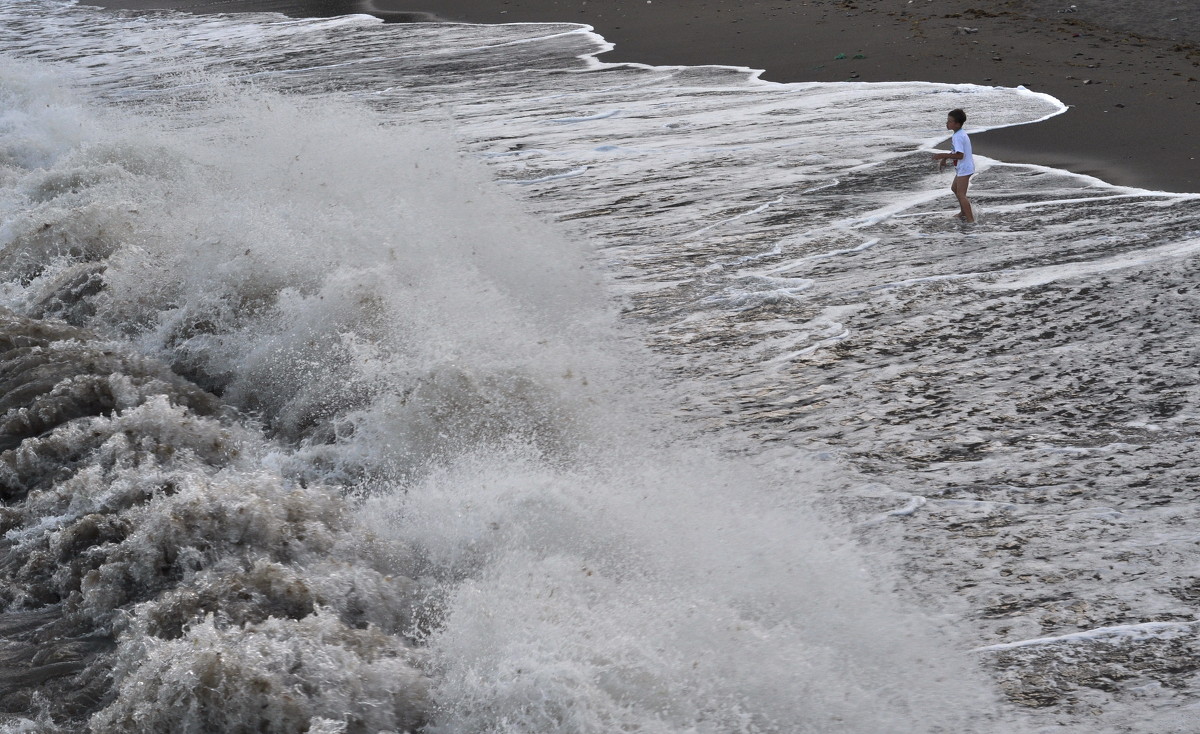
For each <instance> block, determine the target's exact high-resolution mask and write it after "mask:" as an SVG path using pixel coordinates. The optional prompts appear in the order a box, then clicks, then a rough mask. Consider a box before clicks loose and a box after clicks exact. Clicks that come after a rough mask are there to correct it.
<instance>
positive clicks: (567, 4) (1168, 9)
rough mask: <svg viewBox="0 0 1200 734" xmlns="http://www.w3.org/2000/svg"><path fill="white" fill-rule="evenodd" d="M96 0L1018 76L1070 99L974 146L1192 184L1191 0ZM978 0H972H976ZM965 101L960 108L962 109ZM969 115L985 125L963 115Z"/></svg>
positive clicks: (1198, 134)
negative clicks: (456, 24) (587, 35)
mask: <svg viewBox="0 0 1200 734" xmlns="http://www.w3.org/2000/svg"><path fill="white" fill-rule="evenodd" d="M102 4H104V5H107V6H108V7H122V8H177V9H186V10H192V11H195V12H226V11H236V10H251V9H254V10H270V11H276V12H285V13H287V14H289V15H295V16H305V15H336V14H342V13H347V12H369V13H372V14H375V15H378V16H379V17H381V18H384V19H386V20H394V21H412V20H419V19H421V18H422V17H425V16H424V15H423V14H426V13H428V14H433V15H434V16H436V17H439V18H442V19H445V20H451V21H461V22H473V23H501V22H540V21H564V22H576V23H587V24H589V25H592V26H593V27H595V29H596V30H597V32H599V33H600V34H601V35H603V36H604V37H605V38H607V39H608V40H609V41H610V42H612V43H613V44H615V48H614V50H613V51H611V52H609V53H608V54H605V55H604V56H603V57H602V58H603V59H604V60H606V61H614V62H617V61H636V62H641V63H647V64H688V65H694V64H728V65H733V66H749V67H752V68H757V69H764V70H765V73H764V74H763V78H765V79H768V80H772V81H782V82H791V81H845V80H852V81H864V82H870V81H911V80H921V81H934V82H951V83H959V82H967V83H973V84H984V85H1002V86H1016V85H1024V86H1025V87H1028V88H1030V89H1033V90H1035V91H1039V92H1046V93H1049V94H1052V95H1054V96H1055V97H1057V98H1059V99H1060V100H1062V101H1063V102H1064V103H1065V104H1067V105H1069V106H1070V107H1071V109H1070V111H1069V112H1067V113H1066V114H1064V115H1060V116H1059V117H1056V118H1054V119H1052V120H1048V121H1046V122H1042V123H1038V124H1036V125H1024V126H1020V127H1017V128H1009V129H1005V130H995V131H991V132H988V133H982V134H978V135H976V136H973V138H972V140H973V142H974V145H975V151H976V152H977V153H979V154H981V155H986V156H988V157H991V158H997V159H1000V160H1004V161H1009V162H1022V163H1037V164H1042V165H1048V166H1054V167H1056V168H1065V169H1067V170H1071V171H1076V172H1079V173H1086V174H1090V175H1094V176H1097V177H1099V178H1102V179H1104V180H1106V181H1109V182H1111V183H1115V184H1121V185H1128V186H1140V187H1144V188H1150V189H1155V190H1163V191H1181V192H1200V161H1198V160H1197V158H1198V157H1200V124H1197V119H1198V118H1200V81H1197V79H1198V78H1200V8H1198V7H1196V4H1195V3H1194V2H1191V0H1142V1H1141V2H1138V3H1119V4H1114V3H1111V2H1105V1H1104V0H1001V1H1000V2H991V3H986V4H984V3H979V2H977V1H976V0H912V1H911V2H910V1H909V0H688V2H686V3H684V2H681V1H680V0H649V1H646V0H634V1H632V2H618V1H617V0H494V1H492V2H479V0H310V1H308V2H305V1H304V0H291V1H288V0H228V1H223V2H222V1H217V2H213V1H211V0H109V1H108V2H105V3H102ZM981 5H982V6H984V7H983V8H981V7H978V6H981ZM969 112H970V110H968V113H969ZM969 124H978V125H983V126H986V124H987V121H986V120H981V119H972V120H971V121H970V123H969Z"/></svg>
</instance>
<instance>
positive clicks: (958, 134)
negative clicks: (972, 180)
mask: <svg viewBox="0 0 1200 734" xmlns="http://www.w3.org/2000/svg"><path fill="white" fill-rule="evenodd" d="M950 147H951V148H953V149H954V152H955V153H962V154H963V157H962V160H961V161H959V162H958V164H957V165H955V166H954V175H955V176H969V175H971V174H972V173H975V156H974V155H972V153H971V139H970V138H968V137H967V133H966V132H965V131H963V130H958V131H955V133H954V137H952V138H950Z"/></svg>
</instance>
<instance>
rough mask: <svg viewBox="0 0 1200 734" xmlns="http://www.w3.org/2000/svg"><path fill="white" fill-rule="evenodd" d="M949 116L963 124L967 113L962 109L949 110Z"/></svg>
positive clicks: (965, 121)
mask: <svg viewBox="0 0 1200 734" xmlns="http://www.w3.org/2000/svg"><path fill="white" fill-rule="evenodd" d="M950 117H953V118H954V121H955V122H957V123H958V124H959V125H965V124H966V123H967V113H966V112H963V111H962V110H950Z"/></svg>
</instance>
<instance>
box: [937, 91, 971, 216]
mask: <svg viewBox="0 0 1200 734" xmlns="http://www.w3.org/2000/svg"><path fill="white" fill-rule="evenodd" d="M966 121H967V113H966V112H963V111H962V110H950V114H949V115H947V116H946V129H947V130H953V131H954V136H953V137H951V138H950V147H951V148H952V149H953V150H954V152H953V153H934V154H933V159H934V160H935V161H938V162H939V166H938V167H939V168H945V167H946V161H953V162H952V163H951V165H952V166H954V183H953V184H951V185H950V190H951V191H953V192H954V195H955V196H956V197H958V207H959V212H958V218H959V219H961V220H963V221H964V222H974V221H975V214H974V212H972V211H971V202H969V201H967V184H969V183H970V182H971V174H972V173H975V156H974V155H972V154H971V139H970V138H968V137H967V133H966V132H965V131H964V130H963V129H962V127H963V123H965V122H966Z"/></svg>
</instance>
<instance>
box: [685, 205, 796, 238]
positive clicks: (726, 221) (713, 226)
mask: <svg viewBox="0 0 1200 734" xmlns="http://www.w3.org/2000/svg"><path fill="white" fill-rule="evenodd" d="M782 203H783V197H782V196H780V197H779V198H778V199H774V200H772V201H768V202H767V203H765V204H759V205H758V206H756V207H755V208H753V209H751V210H749V211H745V212H742V213H741V214H737V215H734V216H732V217H729V218H728V219H722V220H721V221H719V222H713V223H712V224H710V225H708V226H707V227H701V228H700V229H698V230H696V231H694V232H691V233H689V234H686V235H684V236H683V237H684V238H685V239H686V238H688V237H696V236H699V235H702V234H704V233H705V232H708V231H710V230H713V229H716V228H717V227H720V226H722V225H725V224H729V223H730V222H736V221H737V220H739V219H743V218H745V217H752V216H754V215H755V214H759V213H761V212H764V211H766V210H767V209H770V208H771V207H772V206H774V205H776V204H782Z"/></svg>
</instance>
